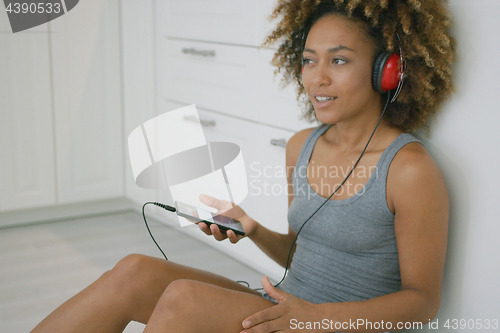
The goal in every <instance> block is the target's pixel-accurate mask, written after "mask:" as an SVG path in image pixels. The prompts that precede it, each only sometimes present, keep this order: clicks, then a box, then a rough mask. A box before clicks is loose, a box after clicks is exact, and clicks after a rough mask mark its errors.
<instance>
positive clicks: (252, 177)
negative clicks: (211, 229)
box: [163, 101, 294, 279]
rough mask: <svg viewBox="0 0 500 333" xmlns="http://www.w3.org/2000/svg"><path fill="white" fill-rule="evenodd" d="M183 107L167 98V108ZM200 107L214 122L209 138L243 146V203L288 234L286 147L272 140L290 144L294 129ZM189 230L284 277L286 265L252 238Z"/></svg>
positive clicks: (262, 221)
mask: <svg viewBox="0 0 500 333" xmlns="http://www.w3.org/2000/svg"><path fill="white" fill-rule="evenodd" d="M182 106H183V105H181V104H177V103H173V102H169V101H166V102H165V103H164V104H163V110H165V111H166V110H173V109H175V108H178V107H182ZM197 109H198V113H199V115H200V119H201V120H202V123H206V124H210V125H209V126H204V127H203V130H204V133H205V137H206V139H207V141H209V142H214V141H221V142H232V143H235V144H238V145H239V146H240V148H241V152H242V155H243V160H244V162H245V168H246V174H247V181H248V190H249V192H248V195H247V197H246V198H245V199H244V200H243V202H242V203H240V206H241V207H242V208H243V209H244V210H245V211H246V212H247V213H248V214H249V215H250V216H251V217H252V218H254V219H255V220H256V221H258V222H259V223H260V224H262V225H264V226H265V227H267V228H269V229H271V230H274V231H277V232H280V233H287V232H288V223H287V211H288V200H287V192H286V190H287V185H286V174H285V169H286V165H285V148H284V147H282V146H277V145H273V144H271V140H280V139H281V140H283V142H284V143H286V141H288V139H289V138H290V137H291V136H292V135H293V134H294V132H292V131H286V130H280V129H276V128H272V127H269V126H265V125H258V124H255V123H252V122H247V121H243V120H239V119H235V118H231V117H227V116H224V115H221V114H217V113H213V112H210V111H206V110H204V109H203V108H199V107H198V108H197ZM185 230H186V231H187V232H189V233H190V234H191V235H192V236H194V237H196V238H199V239H201V240H203V241H207V239H208V240H209V241H210V243H211V244H212V245H213V246H215V247H217V248H219V249H221V250H222V251H224V252H225V253H228V254H229V255H232V256H234V257H236V258H238V259H239V260H242V259H243V260H244V261H246V262H247V263H249V264H250V265H251V266H252V267H256V268H258V269H260V270H261V271H262V272H264V273H266V274H269V275H270V276H271V277H273V278H275V279H277V278H280V277H281V274H282V273H283V268H282V267H280V266H279V265H278V264H276V263H275V262H274V261H272V260H271V259H270V258H268V257H267V256H266V255H265V254H264V253H263V252H262V251H261V250H260V249H259V248H258V247H257V246H256V245H255V244H253V242H251V241H250V240H249V239H243V240H242V241H240V242H238V244H237V245H234V244H231V243H230V242H228V241H224V242H217V241H215V240H214V239H211V238H208V237H206V236H205V234H203V233H201V232H200V230H198V229H197V228H192V229H191V228H187V229H185Z"/></svg>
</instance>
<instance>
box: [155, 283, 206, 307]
mask: <svg viewBox="0 0 500 333" xmlns="http://www.w3.org/2000/svg"><path fill="white" fill-rule="evenodd" d="M209 287H210V286H208V285H207V284H206V283H203V282H199V281H195V280H188V279H178V280H175V281H172V282H171V283H170V284H169V285H168V287H167V288H166V289H165V291H164V292H163V295H162V296H161V298H160V300H159V302H158V304H157V307H158V306H159V307H161V308H163V309H164V310H168V311H169V312H171V311H175V312H183V313H186V311H187V313H192V311H193V310H196V309H197V308H199V302H198V301H199V300H200V299H201V298H202V297H203V296H204V295H205V293H206V291H207V290H206V289H207V288H209Z"/></svg>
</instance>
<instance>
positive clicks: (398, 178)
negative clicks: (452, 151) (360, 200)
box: [387, 142, 447, 210]
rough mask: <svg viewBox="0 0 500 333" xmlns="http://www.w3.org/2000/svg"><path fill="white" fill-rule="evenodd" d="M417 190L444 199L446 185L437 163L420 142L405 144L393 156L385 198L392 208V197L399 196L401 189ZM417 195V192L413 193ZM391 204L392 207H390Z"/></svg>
mask: <svg viewBox="0 0 500 333" xmlns="http://www.w3.org/2000/svg"><path fill="white" fill-rule="evenodd" d="M405 189H406V190H411V191H417V192H420V193H422V194H424V193H426V194H427V195H431V194H432V195H434V194H435V193H441V196H437V198H436V199H438V198H439V197H440V199H438V200H444V199H446V197H447V196H446V192H447V191H446V185H445V182H444V177H443V175H442V173H441V170H440V168H439V165H438V164H437V163H436V161H435V160H434V158H433V157H432V155H431V154H430V153H429V152H428V151H427V149H426V148H425V147H424V146H423V145H422V144H420V143H417V142H412V143H408V144H406V145H405V146H404V147H403V148H401V149H400V150H399V152H398V153H397V154H396V156H395V157H394V159H393V161H392V163H391V165H390V168H389V172H388V175H387V197H388V198H387V199H388V204H389V208H391V210H393V209H394V206H393V205H394V198H397V197H401V194H402V191H403V192H404V191H405ZM413 195H417V193H413ZM391 206H392V207H391Z"/></svg>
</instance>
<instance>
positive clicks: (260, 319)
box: [241, 276, 332, 333]
mask: <svg viewBox="0 0 500 333" xmlns="http://www.w3.org/2000/svg"><path fill="white" fill-rule="evenodd" d="M262 287H264V291H265V292H266V293H267V294H268V295H269V296H271V297H272V298H274V299H275V300H277V301H278V304H277V305H275V306H272V307H270V308H267V309H265V310H262V311H260V312H257V313H255V314H253V315H251V316H250V317H248V318H246V319H245V320H243V323H242V325H243V327H244V328H245V330H243V331H242V332H241V333H270V332H332V330H331V329H330V321H329V320H328V318H320V317H321V312H320V311H319V306H320V305H318V304H313V303H310V302H307V301H304V300H303V299H300V298H298V297H295V296H293V295H291V294H288V293H286V292H284V291H281V290H279V289H277V288H275V287H274V286H273V285H272V284H271V282H269V279H268V278H267V276H264V277H263V278H262ZM325 319H326V320H325ZM308 322H309V323H313V322H319V323H321V326H322V327H319V328H318V327H316V328H314V327H310V326H309V327H308V326H307V324H306V323H308ZM326 326H328V327H326Z"/></svg>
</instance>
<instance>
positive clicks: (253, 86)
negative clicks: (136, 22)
mask: <svg viewBox="0 0 500 333" xmlns="http://www.w3.org/2000/svg"><path fill="white" fill-rule="evenodd" d="M159 43H160V45H159V59H158V66H159V73H160V75H159V90H160V95H161V96H162V97H164V98H167V99H169V100H173V101H179V102H181V103H186V104H196V105H197V106H199V107H203V108H207V109H209V110H214V111H218V112H223V113H226V114H228V115H232V116H237V117H241V118H243V119H248V120H252V121H256V122H259V123H263V124H268V125H271V126H276V127H280V128H284V129H289V130H293V131H297V130H300V129H302V128H306V127H309V126H310V125H309V124H308V123H307V122H304V121H299V119H298V117H299V115H300V108H299V106H298V103H297V101H296V99H295V91H294V88H293V87H288V88H287V89H285V90H281V89H279V79H278V78H277V79H276V81H275V79H274V75H273V71H274V68H273V67H272V66H271V64H270V61H271V59H272V57H273V54H274V51H273V50H270V49H262V50H258V49H256V48H252V47H242V46H228V45H220V44H212V43H203V42H190V41H179V40H171V39H167V38H163V39H160V41H159Z"/></svg>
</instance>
